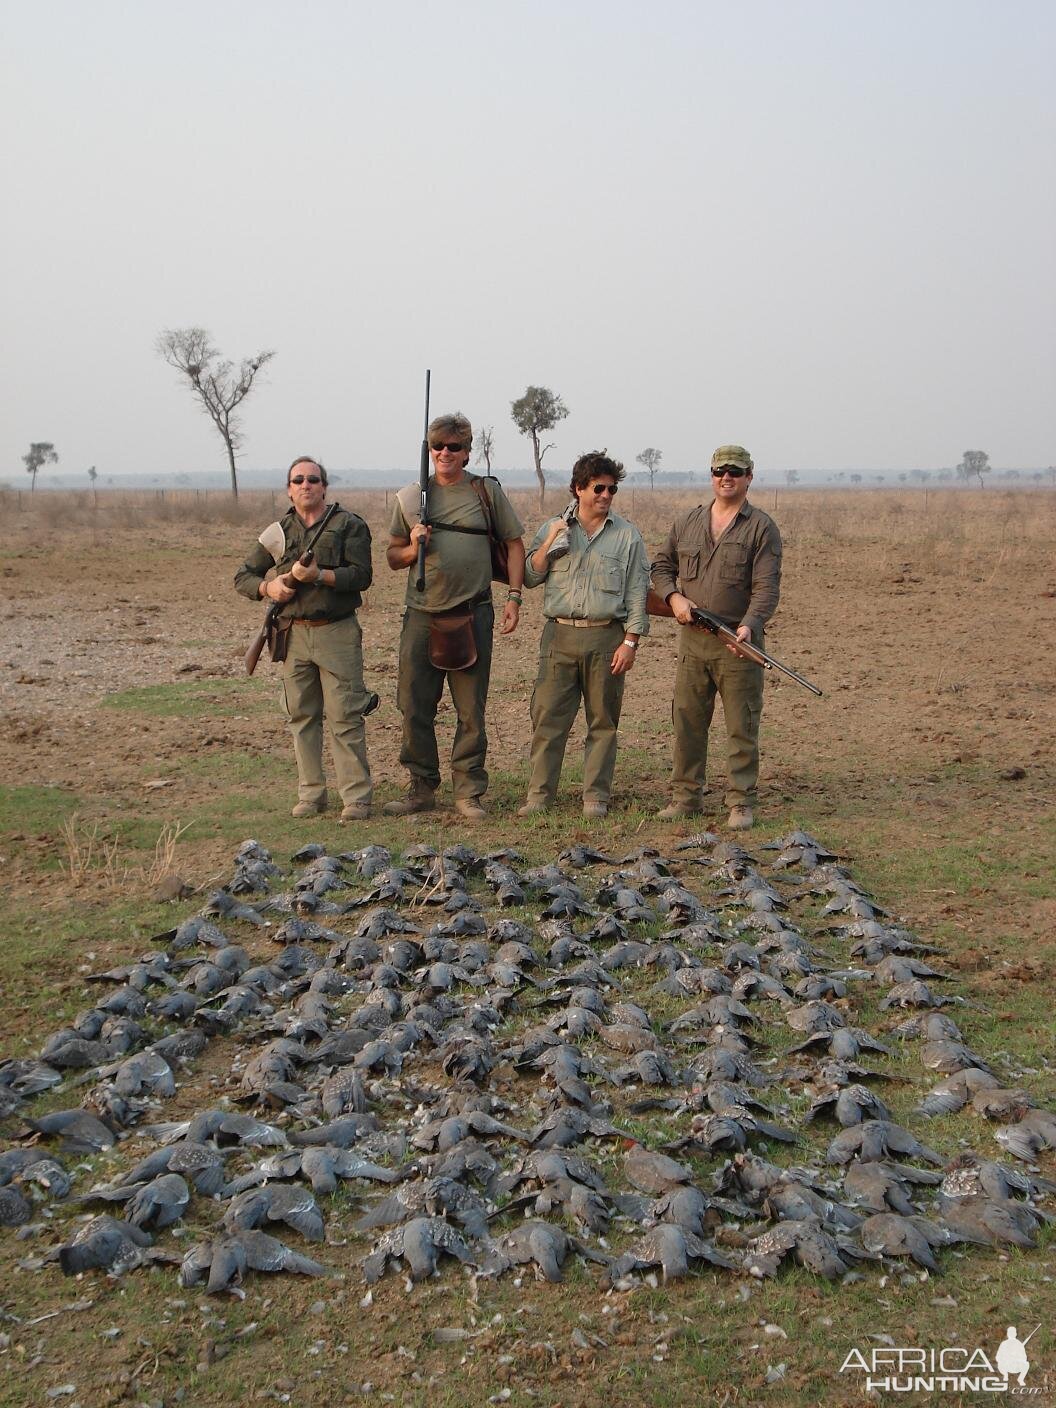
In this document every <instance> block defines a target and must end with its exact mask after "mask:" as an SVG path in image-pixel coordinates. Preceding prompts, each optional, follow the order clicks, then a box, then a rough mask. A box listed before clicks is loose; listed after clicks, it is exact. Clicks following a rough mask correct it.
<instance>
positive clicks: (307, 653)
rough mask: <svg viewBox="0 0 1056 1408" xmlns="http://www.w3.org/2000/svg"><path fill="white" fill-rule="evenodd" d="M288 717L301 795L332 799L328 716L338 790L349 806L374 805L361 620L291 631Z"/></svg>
mask: <svg viewBox="0 0 1056 1408" xmlns="http://www.w3.org/2000/svg"><path fill="white" fill-rule="evenodd" d="M282 687H283V692H284V697H285V701H286V714H287V716H288V718H289V722H290V732H291V733H292V734H293V752H294V756H295V758H296V759H297V796H298V799H299V800H300V801H302V802H318V801H319V800H320V799H321V798H323V797H324V796H325V795H326V782H325V779H324V777H323V715H324V714H325V715H326V721H327V723H328V724H329V726H330V742H331V745H332V747H333V750H334V771H335V773H336V781H337V790H338V792H339V793H340V796H341V802H342V804H343V805H344V806H346V807H347V806H349V805H350V804H351V803H354V802H367V803H369V802H370V799H371V795H372V787H371V781H370V765H369V763H368V762H367V731H366V727H365V725H364V723H363V710H364V709H365V708H366V704H367V699H368V695H367V691H366V689H365V688H364V686H363V632H362V630H361V629H360V625H359V622H358V621H357V620H356V618H355V616H354V615H353V616H346V617H345V618H344V620H342V621H333V622H329V623H327V624H324V625H319V626H299V625H297V624H296V623H294V625H292V626H291V627H290V643H289V650H288V652H287V655H286V660H285V662H284V664H283V667H282Z"/></svg>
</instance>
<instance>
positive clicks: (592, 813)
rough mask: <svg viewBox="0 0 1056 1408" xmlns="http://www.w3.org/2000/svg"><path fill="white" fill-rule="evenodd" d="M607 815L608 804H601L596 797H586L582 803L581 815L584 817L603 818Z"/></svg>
mask: <svg viewBox="0 0 1056 1408" xmlns="http://www.w3.org/2000/svg"><path fill="white" fill-rule="evenodd" d="M608 814H609V804H608V802H603V801H601V799H600V798H598V797H588V798H587V800H586V801H585V802H584V803H583V815H584V816H586V817H603V816H608Z"/></svg>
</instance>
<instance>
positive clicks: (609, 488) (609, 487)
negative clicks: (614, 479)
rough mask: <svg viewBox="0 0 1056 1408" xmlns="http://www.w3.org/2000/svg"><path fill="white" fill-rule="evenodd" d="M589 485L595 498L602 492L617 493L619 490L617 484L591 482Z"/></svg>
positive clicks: (598, 497) (599, 496)
mask: <svg viewBox="0 0 1056 1408" xmlns="http://www.w3.org/2000/svg"><path fill="white" fill-rule="evenodd" d="M590 487H591V489H592V490H593V491H594V497H595V498H596V499H600V498H601V496H602V494H617V493H618V492H619V485H618V484H592V485H591V486H590Z"/></svg>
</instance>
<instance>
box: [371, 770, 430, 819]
mask: <svg viewBox="0 0 1056 1408" xmlns="http://www.w3.org/2000/svg"><path fill="white" fill-rule="evenodd" d="M435 809H436V793H435V791H434V790H433V789H432V788H431V787H430V786H429V784H428V783H427V782H423V781H422V779H421V778H420V777H416V778H414V779H413V780H412V781H411V783H410V784H409V785H408V787H407V794H406V796H404V797H401V798H400V800H399V801H398V802H386V803H385V805H384V806H383V807H382V809H381V810H382V811H383V812H384V813H385V815H386V816H416V815H417V813H418V812H431V811H435Z"/></svg>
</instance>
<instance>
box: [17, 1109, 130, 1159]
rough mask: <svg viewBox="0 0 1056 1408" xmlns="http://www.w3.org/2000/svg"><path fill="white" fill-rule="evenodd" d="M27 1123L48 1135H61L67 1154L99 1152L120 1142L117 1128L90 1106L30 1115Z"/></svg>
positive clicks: (60, 1141) (60, 1139) (33, 1129)
mask: <svg viewBox="0 0 1056 1408" xmlns="http://www.w3.org/2000/svg"><path fill="white" fill-rule="evenodd" d="M26 1124H27V1126H28V1127H29V1129H30V1130H32V1131H33V1132H34V1133H35V1134H38V1135H41V1136H43V1138H45V1139H53V1138H58V1140H59V1148H60V1149H61V1150H62V1151H63V1153H66V1154H98V1153H100V1152H101V1151H102V1150H103V1149H112V1148H113V1147H114V1145H115V1144H116V1143H117V1133H116V1131H115V1130H114V1128H113V1127H112V1126H111V1125H109V1124H106V1123H104V1121H103V1120H100V1119H97V1118H96V1117H95V1115H93V1114H91V1113H90V1112H89V1111H88V1110H52V1111H50V1112H49V1113H48V1114H46V1115H38V1116H36V1118H33V1119H27V1120H26Z"/></svg>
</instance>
